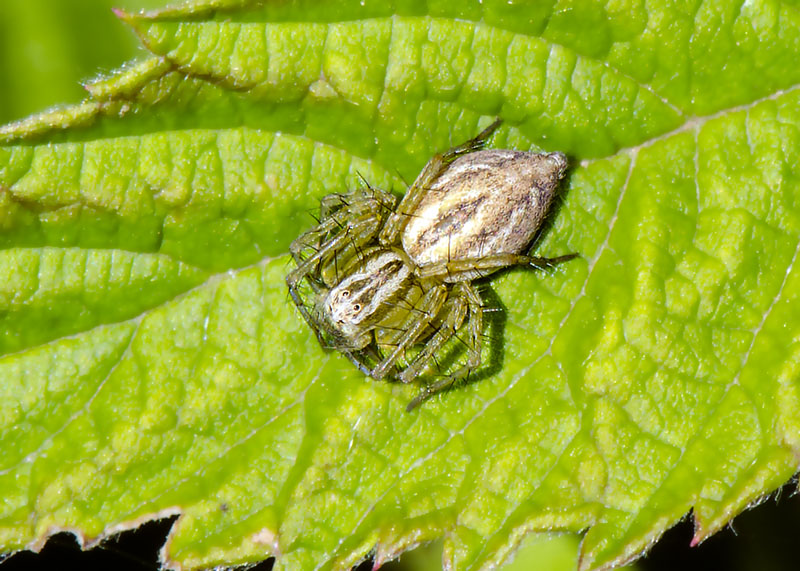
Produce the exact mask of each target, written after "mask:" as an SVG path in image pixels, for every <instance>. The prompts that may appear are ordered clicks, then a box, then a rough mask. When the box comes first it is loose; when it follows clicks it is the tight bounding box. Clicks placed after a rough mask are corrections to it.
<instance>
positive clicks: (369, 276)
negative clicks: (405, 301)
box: [316, 249, 413, 350]
mask: <svg viewBox="0 0 800 571" xmlns="http://www.w3.org/2000/svg"><path fill="white" fill-rule="evenodd" d="M412 280H413V276H412V273H411V268H410V267H409V265H408V263H407V262H406V259H405V258H404V257H403V256H402V255H400V254H399V253H398V252H396V251H394V250H392V249H376V250H374V251H372V252H370V253H369V254H368V255H366V256H365V257H364V258H363V259H362V260H360V262H359V263H358V264H357V265H356V266H355V267H353V268H350V271H349V272H348V273H347V274H346V275H345V276H344V277H342V279H341V280H340V281H339V283H337V284H336V285H335V286H333V287H332V288H330V289H329V290H328V291H327V292H325V293H323V294H322V295H321V296H320V299H319V300H318V302H317V304H316V311H317V315H319V316H320V317H321V319H320V322H321V323H322V324H323V327H324V329H325V330H326V331H327V332H328V333H329V334H330V335H331V336H332V337H333V338H334V343H335V345H336V346H337V347H339V348H341V349H346V350H360V349H364V348H365V347H366V346H367V345H369V343H370V341H371V340H372V331H373V329H375V327H377V326H378V325H379V324H380V323H381V321H383V320H384V319H385V318H386V317H387V316H388V315H390V314H392V313H393V312H395V311H396V302H397V300H398V299H399V298H402V297H403V296H404V295H405V293H406V291H407V289H408V287H409V286H410V284H411V282H412Z"/></svg>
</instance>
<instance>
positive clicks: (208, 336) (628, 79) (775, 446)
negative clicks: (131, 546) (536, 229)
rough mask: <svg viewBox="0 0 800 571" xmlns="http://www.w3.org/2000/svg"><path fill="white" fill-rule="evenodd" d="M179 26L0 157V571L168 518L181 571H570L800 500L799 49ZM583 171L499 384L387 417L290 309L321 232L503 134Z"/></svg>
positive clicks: (696, 30) (432, 22) (275, 13)
mask: <svg viewBox="0 0 800 571" xmlns="http://www.w3.org/2000/svg"><path fill="white" fill-rule="evenodd" d="M361 4H362V3H361V2H354V1H345V0H340V1H338V2H335V3H332V2H326V3H321V2H316V1H311V0H305V1H300V2H291V3H273V2H270V3H261V2H246V1H238V2H234V1H229V2H219V1H206V2H195V3H192V4H190V5H187V6H186V7H181V8H175V9H169V10H165V11H163V12H160V13H153V14H144V15H140V16H126V17H125V18H126V20H127V22H128V23H129V24H130V25H131V26H132V27H133V28H134V29H135V30H136V32H137V33H138V34H139V36H140V38H141V39H142V41H143V43H144V45H145V46H146V47H147V48H148V49H149V50H151V52H152V54H153V55H152V57H151V58H150V59H145V60H142V61H141V62H139V63H137V64H136V65H132V66H129V67H128V68H126V69H124V70H122V71H121V72H120V73H119V74H117V75H116V76H115V77H113V78H110V79H108V80H105V81H102V82H97V83H95V84H93V85H91V86H89V90H90V93H91V97H90V98H89V99H87V100H86V101H85V102H84V103H82V104H80V105H77V106H74V107H71V108H67V109H64V110H59V111H54V112H51V113H47V114H43V115H40V116H37V117H32V118H30V119H28V120H25V121H23V122H20V123H18V124H15V125H11V126H9V127H7V128H5V129H3V130H2V131H0V137H2V141H3V146H2V147H0V191H2V194H0V199H1V200H2V220H0V224H2V228H3V232H2V240H3V242H4V247H5V249H4V250H3V254H2V259H0V264H3V265H4V267H5V268H6V275H8V276H9V279H8V280H7V283H6V284H5V285H4V286H3V289H2V292H3V295H2V296H0V303H2V304H3V306H4V307H3V311H4V313H3V316H4V317H3V319H2V322H0V328H1V329H0V331H2V336H0V348H2V350H3V351H4V354H5V356H4V357H3V358H2V360H0V368H2V378H3V383H2V385H0V386H2V389H1V390H2V391H3V397H4V398H2V399H0V407H2V409H3V410H2V414H0V439H2V442H3V450H4V451H7V453H6V454H4V456H3V458H2V460H0V462H2V464H0V489H1V490H2V497H3V498H4V500H3V501H4V506H5V507H4V509H3V511H2V513H0V538H2V541H3V545H4V546H5V548H6V549H18V548H21V547H24V546H26V545H36V543H37V542H40V541H41V540H42V539H43V538H44V537H45V536H46V535H47V534H48V533H52V532H53V531H54V530H58V529H73V530H77V531H78V532H79V533H80V534H82V535H83V537H85V538H86V541H87V542H89V543H91V542H92V541H93V540H95V539H96V538H99V537H102V536H103V535H104V534H107V533H110V532H112V531H114V530H118V529H120V528H123V527H126V526H132V525H136V523H137V522H139V521H141V520H142V519H145V518H149V517H154V515H159V514H160V515H164V514H171V513H180V514H181V517H180V519H179V520H178V522H177V523H176V526H175V528H174V530H173V535H172V536H171V539H170V542H169V544H168V549H167V552H166V554H167V557H168V558H169V560H170V561H172V562H176V563H180V564H182V565H185V566H210V565H215V564H234V563H238V562H244V561H253V560H258V559H262V558H263V557H264V556H265V555H266V554H268V553H271V554H273V555H275V556H276V557H277V562H278V565H279V566H282V567H286V568H323V567H324V568H340V567H347V566H349V565H352V564H353V563H355V562H357V561H358V560H360V559H361V558H362V557H363V556H364V555H365V554H367V553H368V552H370V551H371V550H372V549H373V548H374V549H375V551H376V553H375V557H376V560H377V561H379V562H380V561H383V560H385V559H388V558H390V557H392V556H394V555H396V554H398V553H399V552H401V551H403V550H405V549H407V548H408V547H410V546H413V545H416V544H418V543H420V542H424V541H428V540H432V539H435V538H438V537H440V536H445V546H444V557H445V558H446V559H447V560H448V561H449V562H450V563H451V564H452V565H454V566H456V567H457V568H460V569H461V568H463V569H472V568H486V567H492V566H494V565H495V564H496V563H497V562H499V561H502V560H503V559H504V558H505V557H506V556H507V555H508V554H509V553H510V552H511V550H512V549H513V546H514V545H515V544H516V543H517V542H519V541H520V540H521V538H522V537H523V536H524V535H526V534H527V533H528V532H530V531H547V530H565V531H575V532H577V531H581V530H584V529H587V528H588V532H587V534H586V536H585V539H584V542H583V544H582V559H581V566H582V567H584V568H591V567H602V566H608V565H612V564H616V563H618V562H621V561H624V560H628V559H630V558H632V557H634V556H635V555H636V554H638V553H640V552H641V550H643V549H644V548H645V547H647V546H648V545H649V544H650V543H651V542H652V541H653V540H654V539H655V538H656V537H658V535H659V534H660V533H662V532H663V531H664V530H665V529H666V528H667V527H669V526H670V525H672V524H673V523H675V522H677V521H678V520H679V519H680V518H681V517H682V516H683V515H684V514H685V513H686V512H687V511H688V510H689V509H693V510H694V516H695V519H696V523H697V531H696V536H695V537H696V539H697V540H699V539H702V538H704V537H705V536H707V535H708V534H710V533H713V532H714V531H716V530H717V529H719V528H721V527H722V526H724V525H726V523H727V522H728V521H729V519H730V518H731V517H732V516H733V515H734V514H735V513H737V512H738V511H740V510H742V509H743V508H744V507H745V506H746V505H748V504H749V503H750V502H753V501H754V500H756V499H758V498H759V497H760V496H762V495H763V494H765V493H768V492H770V491H771V490H773V489H775V488H776V487H777V486H779V485H780V484H782V483H783V482H784V481H785V480H787V479H788V478H789V477H790V476H791V475H792V473H793V472H794V471H795V470H796V466H797V460H796V458H797V440H798V427H797V422H798V421H797V418H798V415H797V408H798V383H797V374H796V372H795V365H794V362H795V361H796V358H795V355H796V351H797V349H796V343H795V337H796V332H795V331H794V330H795V328H796V325H797V323H798V319H797V313H798V300H797V295H798V294H797V293H796V292H797V291H798V288H797V285H798V284H797V280H798V275H797V270H795V266H794V262H795V260H796V258H797V252H798V208H797V198H796V197H797V190H796V189H797V176H798V168H799V167H798V163H797V161H796V160H795V157H796V156H797V151H798V148H797V147H798V144H800V141H798V134H797V125H798V91H797V89H796V84H797V81H798V78H797V77H795V75H797V74H798V73H800V72H798V71H797V68H796V66H795V65H794V64H793V62H794V61H796V58H797V55H798V54H797V53H796V51H797V48H796V46H795V43H794V41H793V38H796V37H797V31H798V30H797V27H798V23H799V20H798V14H797V10H796V9H795V8H794V7H793V6H791V5H778V4H770V3H767V2H761V3H758V2H757V3H751V4H748V5H746V6H739V5H734V4H731V3H728V2H723V1H717V2H708V3H704V4H702V5H699V6H697V7H695V8H692V9H690V8H682V9H680V10H679V9H676V8H675V7H672V6H669V5H662V6H658V5H652V4H648V5H647V6H646V7H645V6H643V5H638V4H632V5H630V6H628V5H625V6H623V5H620V6H619V7H617V6H616V5H614V6H612V5H600V4H596V3H592V2H566V3H557V4H555V3H554V4H546V3H540V2H536V3H527V2H521V3H512V4H508V3H506V2H486V1H485V2H482V3H481V2H466V3H462V4H460V5H456V4H453V3H444V2H442V3H440V2H427V3H421V2H420V3H418V2H413V1H406V2H397V3H395V4H391V3H385V2H365V3H364V5H363V6H362V5H361ZM496 115H499V116H501V117H503V118H504V119H506V124H505V125H504V127H503V128H502V129H501V131H500V132H499V134H498V136H497V137H495V139H494V140H493V145H495V146H498V147H513V148H523V149H530V148H543V149H548V150H561V151H564V152H566V153H568V154H569V155H570V156H571V157H572V159H573V163H574V164H575V168H574V170H573V172H572V174H571V176H570V179H569V184H568V185H567V186H568V188H566V189H565V191H564V193H563V201H562V203H561V204H560V205H559V208H558V210H557V213H556V216H555V217H554V219H553V222H552V225H551V227H550V228H549V229H548V232H547V233H546V235H545V236H544V239H543V240H542V241H541V242H540V244H539V245H538V247H537V251H538V252H541V253H543V254H544V255H557V254H558V253H565V252H570V251H577V252H580V253H581V255H582V259H581V260H580V261H576V262H572V263H570V264H569V265H566V266H564V267H562V268H560V269H559V270H558V271H557V272H553V273H550V274H533V273H529V272H509V273H506V274H505V275H503V276H500V277H499V278H497V279H495V280H492V285H493V287H494V289H495V291H496V296H493V295H492V294H491V293H489V292H487V293H486V296H487V301H490V300H491V301H492V302H493V303H496V304H498V305H499V306H501V307H502V308H503V312H502V313H501V318H500V320H499V321H498V323H497V327H496V329H494V330H492V332H493V333H495V334H496V337H497V339H498V340H499V341H498V343H496V345H499V347H500V349H501V351H500V353H501V357H502V366H501V367H500V370H499V371H498V372H497V373H496V374H494V375H491V376H489V377H488V378H485V379H483V380H481V381H480V382H478V383H474V384H472V385H470V386H468V387H464V388H462V389H459V390H456V391H452V392H450V393H448V394H446V395H443V396H442V397H441V398H437V399H434V400H432V401H431V402H430V403H426V405H425V406H424V407H422V408H421V409H420V410H419V411H416V412H415V413H414V414H411V415H409V414H405V413H403V408H404V406H405V404H406V402H407V401H408V399H409V398H410V395H412V394H413V393H414V389H413V387H400V386H394V385H390V384H387V383H375V382H365V381H364V379H363V378H362V376H361V375H359V374H357V372H356V371H354V370H353V369H352V367H351V366H350V365H349V364H348V363H347V362H346V361H345V360H344V359H342V358H341V357H340V356H338V355H334V354H329V353H325V352H324V351H322V349H320V348H319V347H318V345H317V343H316V341H315V340H314V339H313V338H312V336H311V335H309V331H308V330H307V328H306V327H305V326H304V325H303V324H302V323H301V322H300V320H299V319H298V317H297V315H296V314H295V312H294V311H293V310H292V308H291V304H290V303H289V302H288V301H287V297H286V292H285V288H284V284H283V277H284V275H285V273H286V272H287V271H288V266H287V262H286V256H285V252H286V251H287V248H288V244H289V242H290V241H291V240H292V239H293V238H294V237H296V236H297V234H299V232H301V231H302V230H303V229H305V228H307V227H308V226H309V225H310V223H311V221H310V218H309V217H307V215H306V214H305V212H306V211H307V210H308V209H312V208H314V207H315V205H316V202H317V200H318V198H319V197H321V196H323V195H325V194H327V193H329V192H335V191H341V190H342V189H346V188H352V187H354V186H355V185H357V184H359V182H358V176H357V175H358V174H359V173H360V174H361V175H363V176H364V178H366V179H367V180H368V181H370V182H371V183H372V184H376V185H380V186H382V187H385V188H393V189H395V190H397V191H402V189H403V183H402V180H403V179H406V180H409V179H411V178H413V176H414V175H415V174H416V172H418V170H419V169H420V168H421V166H422V165H423V164H424V162H425V161H426V160H427V159H428V158H429V157H430V156H431V154H432V153H433V152H435V151H437V150H441V149H444V148H447V147H448V146H450V145H451V144H454V143H457V142H461V141H463V140H465V139H467V138H469V137H471V136H473V135H474V134H475V133H476V132H477V131H478V130H479V128H480V127H481V126H484V125H485V124H487V123H488V122H489V121H490V120H491V118H492V117H494V116H496Z"/></svg>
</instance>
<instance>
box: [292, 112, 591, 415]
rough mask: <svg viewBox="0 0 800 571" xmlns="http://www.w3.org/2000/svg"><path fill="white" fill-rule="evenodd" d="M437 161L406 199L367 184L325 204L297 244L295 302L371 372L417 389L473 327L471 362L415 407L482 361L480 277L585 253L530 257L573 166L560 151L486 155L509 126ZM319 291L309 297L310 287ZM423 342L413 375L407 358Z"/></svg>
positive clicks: (325, 336) (326, 341)
mask: <svg viewBox="0 0 800 571" xmlns="http://www.w3.org/2000/svg"><path fill="white" fill-rule="evenodd" d="M500 123H501V121H500V120H496V121H495V122H494V123H492V124H491V125H490V126H489V127H487V128H486V129H484V130H483V131H482V132H481V133H480V134H479V135H478V136H477V137H475V138H474V139H471V140H469V141H467V142H465V143H463V144H461V145H458V146H456V147H453V148H451V149H449V150H448V151H446V152H444V153H441V154H437V155H435V156H434V157H433V158H431V159H430V161H428V163H427V164H426V165H425V167H424V168H423V170H422V172H421V173H420V174H419V176H417V178H416V180H415V181H414V183H413V184H412V185H411V186H410V187H409V189H408V191H407V192H406V194H405V196H404V197H403V199H402V200H401V201H399V203H398V199H397V198H396V197H395V196H394V195H393V194H391V193H389V192H386V191H383V190H381V189H378V188H374V187H371V186H370V185H369V184H365V186H364V187H363V188H359V189H357V190H355V191H354V192H352V193H351V194H347V195H344V194H330V195H328V196H326V197H324V198H323V199H322V202H321V207H320V218H319V224H318V225H317V226H316V227H314V228H312V229H311V230H308V231H307V232H305V233H303V234H302V235H301V236H300V237H299V238H297V239H296V240H295V241H294V242H292V244H291V246H290V251H291V254H292V256H293V257H294V260H295V262H296V264H297V268H296V269H294V270H293V271H292V272H291V273H289V275H288V276H287V278H286V282H287V285H288V287H289V292H290V294H291V297H292V300H293V301H294V303H295V305H296V306H297V308H298V309H299V311H300V313H301V315H302V316H303V318H304V319H305V320H306V321H307V322H308V324H309V325H310V326H311V328H312V329H313V330H314V332H315V334H316V336H317V338H318V339H319V341H320V343H321V344H322V345H323V346H331V347H333V348H336V349H338V350H339V351H341V352H342V353H344V354H345V355H346V356H347V357H348V358H349V359H350V360H351V361H352V362H353V363H354V364H355V365H356V367H358V368H359V369H360V370H361V371H362V372H363V373H364V374H365V375H368V376H370V377H372V378H373V379H376V380H381V379H386V378H396V379H397V380H399V381H400V382H403V383H410V382H413V381H414V380H415V379H417V377H419V376H420V375H422V374H423V373H424V372H425V370H426V369H427V367H428V366H429V365H430V364H431V362H432V361H433V362H435V361H436V354H437V352H439V351H440V350H441V349H442V348H443V347H444V346H445V345H446V344H447V342H448V341H449V340H450V339H451V338H453V337H454V336H456V335H457V332H458V331H459V329H461V327H462V325H464V324H465V323H466V325H465V329H466V332H467V335H466V336H465V338H464V339H461V337H459V339H461V340H462V341H463V343H464V344H465V345H466V360H465V362H464V363H463V364H461V365H460V366H458V367H457V369H456V370H455V371H454V372H452V373H450V374H448V375H446V376H444V378H442V379H439V380H437V381H435V382H432V383H430V384H425V385H424V386H423V388H422V391H421V392H420V393H419V394H418V395H417V396H416V397H415V398H414V399H413V400H412V401H411V402H410V403H409V405H408V407H407V410H409V411H410V410H412V409H413V408H415V407H416V406H417V405H419V404H420V403H422V402H424V401H425V400H427V399H428V398H430V397H431V396H432V395H434V394H436V393H438V392H440V391H442V390H445V389H447V388H449V387H450V386H452V385H453V384H454V383H456V382H457V381H459V380H460V379H463V378H465V377H467V376H468V375H469V374H470V372H471V371H473V370H475V369H476V368H477V367H478V366H479V365H480V363H481V342H482V337H481V333H482V328H483V311H484V309H483V305H482V302H481V297H480V295H479V294H478V292H477V291H476V289H475V286H474V285H473V283H472V282H473V280H475V279H477V278H481V277H484V276H486V275H488V274H490V273H492V272H494V271H496V270H499V269H501V268H506V267H509V266H515V265H522V266H529V267H533V268H540V269H544V268H550V267H552V266H554V265H556V264H559V263H561V262H565V261H567V260H570V259H573V258H574V257H576V256H577V254H568V255H564V256H559V257H557V258H541V257H534V256H529V255H525V254H523V252H525V251H526V249H527V247H528V246H529V244H530V242H531V240H532V239H533V237H534V236H535V234H536V233H537V231H538V230H539V228H540V226H541V224H542V221H543V219H544V216H545V214H546V212H547V209H548V207H549V205H550V203H551V201H552V198H553V194H554V192H555V190H556V188H557V186H558V183H559V181H560V179H562V178H563V176H564V172H565V170H566V166H567V161H566V157H565V156H564V155H563V154H561V153H529V152H522V151H508V150H481V149H483V147H484V146H485V144H486V142H487V140H488V138H489V137H490V136H491V135H492V133H493V132H494V131H495V129H497V127H499V125H500ZM303 283H305V284H307V286H310V289H311V292H312V293H311V295H310V298H311V300H310V301H311V303H307V300H306V299H307V298H308V297H309V296H306V295H304V294H303V293H301V289H300V287H301V284H303ZM412 347H419V351H418V352H416V353H415V354H413V356H412V357H411V358H410V360H409V361H408V364H407V366H406V367H405V368H401V367H400V366H399V365H398V362H399V361H400V360H401V358H406V356H407V355H406V353H407V351H408V350H409V349H411V348H412Z"/></svg>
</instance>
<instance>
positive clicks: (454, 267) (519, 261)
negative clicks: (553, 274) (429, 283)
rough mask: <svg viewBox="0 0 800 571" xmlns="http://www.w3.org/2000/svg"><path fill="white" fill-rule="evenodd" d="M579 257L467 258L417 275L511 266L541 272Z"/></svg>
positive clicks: (423, 269) (420, 270)
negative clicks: (527, 267)
mask: <svg viewBox="0 0 800 571" xmlns="http://www.w3.org/2000/svg"><path fill="white" fill-rule="evenodd" d="M577 257H578V254H567V255H565V256H558V257H557V258H538V257H535V256H526V255H524V254H495V255H493V256H485V257H483V258H466V259H463V260H451V261H447V262H437V263H435V264H430V265H427V266H421V267H418V268H417V275H418V276H419V277H420V278H428V277H434V276H435V277H448V276H452V275H454V274H459V273H466V272H481V271H486V272H493V271H495V270H499V269H502V268H507V267H509V266H531V267H533V268H537V269H540V270H547V269H550V268H552V267H555V266H556V265H558V264H560V263H562V262H567V261H569V260H573V259H575V258H577Z"/></svg>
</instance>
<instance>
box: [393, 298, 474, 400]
mask: <svg viewBox="0 0 800 571" xmlns="http://www.w3.org/2000/svg"><path fill="white" fill-rule="evenodd" d="M450 295H452V296H455V302H457V303H459V305H461V306H462V307H463V306H464V305H466V306H468V307H469V321H467V328H468V330H469V343H467V363H466V364H465V365H464V366H463V367H460V368H459V369H458V370H457V371H455V372H454V373H452V374H451V375H448V376H447V377H445V378H444V379H441V380H439V381H436V382H435V383H431V384H430V385H426V386H425V388H423V390H422V391H421V392H420V393H419V394H418V395H417V396H415V397H414V398H413V399H412V400H411V402H410V403H408V406H407V407H406V412H411V411H412V410H414V409H415V408H416V407H418V406H419V405H420V404H422V403H423V402H425V401H426V400H428V399H429V398H431V397H432V396H433V395H435V394H436V393H439V392H441V391H444V390H447V389H449V388H450V387H451V386H453V384H454V383H456V382H457V381H459V380H461V379H463V378H464V377H467V376H469V374H470V372H471V371H474V370H475V369H477V368H478V367H479V366H480V364H481V347H482V345H483V340H482V338H481V333H482V331H483V302H482V301H481V297H480V295H478V292H477V291H475V288H474V287H472V285H470V284H469V283H468V282H460V283H458V284H456V285H455V286H454V287H453V291H452V292H451V294H450ZM454 309H455V308H454ZM462 311H463V310H462ZM451 313H455V311H451ZM456 317H459V319H460V320H459V321H457V320H456V319H451V320H450V323H449V324H448V325H451V328H450V329H449V331H444V334H443V335H442V340H441V343H440V345H439V346H438V347H436V348H435V349H434V350H431V351H428V346H426V347H425V349H424V350H423V353H427V354H428V356H430V357H435V352H434V351H435V350H438V349H439V348H440V347H441V345H443V344H444V343H445V342H446V341H447V340H448V339H449V338H450V337H451V336H452V335H455V333H456V331H458V328H459V327H461V323H463V321H464V315H463V314H462V315H460V316H456ZM444 327H445V326H444V324H443V326H442V328H441V329H440V331H439V332H437V336H438V335H439V333H442V330H443V329H444ZM434 343H437V340H431V342H430V344H434ZM423 353H420V355H419V356H418V357H417V359H416V360H415V361H414V363H412V364H411V366H410V367H409V368H411V367H415V366H419V369H417V370H418V371H420V370H421V369H422V367H423V366H424V365H425V364H424V363H420V364H419V365H417V361H418V360H420V357H422V356H423ZM426 360H427V359H426ZM406 371H408V369H406ZM406 371H403V374H405V373H406ZM401 380H403V379H402V375H401ZM404 382H407V381H404Z"/></svg>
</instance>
